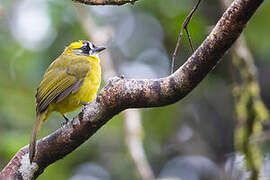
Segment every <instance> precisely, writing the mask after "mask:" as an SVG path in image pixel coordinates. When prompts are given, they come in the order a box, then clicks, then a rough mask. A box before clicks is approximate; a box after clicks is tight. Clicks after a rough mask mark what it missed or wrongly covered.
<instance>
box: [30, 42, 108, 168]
mask: <svg viewBox="0 0 270 180" xmlns="http://www.w3.org/2000/svg"><path fill="white" fill-rule="evenodd" d="M104 49H106V48H105V47H103V46H96V45H94V44H93V43H91V42H90V41H85V40H80V41H76V42H72V43H71V44H70V45H69V46H68V47H66V48H65V50H64V51H63V53H62V54H61V55H60V56H59V57H58V58H57V59H56V60H54V61H53V62H52V63H51V64H50V66H49V67H48V69H47V70H46V71H45V73H44V76H43V79H42V80H41V82H40V84H39V86H38V88H37V92H36V96H35V97H36V119H35V122H34V125H33V129H32V135H31V139H30V145H29V160H30V163H31V164H32V162H33V160H34V157H35V154H36V151H38V149H37V147H36V141H37V136H38V132H39V130H40V128H41V125H42V124H43V122H45V121H46V120H47V119H48V117H49V116H50V115H51V113H52V112H59V113H60V114H61V115H62V116H63V117H64V118H65V120H66V121H68V118H67V116H66V113H67V112H71V111H74V110H76V109H78V108H80V107H82V106H84V105H87V104H88V103H89V102H91V101H92V100H93V99H94V98H95V97H96V95H97V92H98V89H99V86H100V82H101V67H100V59H99V56H98V54H99V53H100V52H101V51H103V50H104Z"/></svg>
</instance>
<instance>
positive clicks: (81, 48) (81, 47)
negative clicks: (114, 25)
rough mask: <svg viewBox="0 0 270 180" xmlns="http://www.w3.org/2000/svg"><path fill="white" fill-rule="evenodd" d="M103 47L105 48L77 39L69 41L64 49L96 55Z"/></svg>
mask: <svg viewBox="0 0 270 180" xmlns="http://www.w3.org/2000/svg"><path fill="white" fill-rule="evenodd" d="M104 49H106V48H105V47H102V46H95V45H94V44H93V43H91V42H90V41H77V42H73V43H71V44H70V45H69V46H68V47H67V48H66V50H65V51H67V52H69V53H73V54H76V55H84V56H96V55H97V54H98V53H99V52H101V51H103V50H104Z"/></svg>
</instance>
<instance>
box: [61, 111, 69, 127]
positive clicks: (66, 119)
mask: <svg viewBox="0 0 270 180" xmlns="http://www.w3.org/2000/svg"><path fill="white" fill-rule="evenodd" d="M63 117H64V119H65V121H64V122H62V123H61V127H63V126H64V125H66V124H67V123H68V122H69V121H70V119H69V118H68V117H67V116H66V115H64V114H63Z"/></svg>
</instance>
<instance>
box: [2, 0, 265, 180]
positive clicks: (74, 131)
mask: <svg viewBox="0 0 270 180" xmlns="http://www.w3.org/2000/svg"><path fill="white" fill-rule="evenodd" d="M262 2H263V0H256V1H254V0H235V1H234V2H233V3H232V4H231V6H230V7H229V8H228V9H227V10H226V12H225V13H224V14H223V15H222V17H221V18H220V20H219V21H218V23H217V24H216V26H215V28H214V29H213V30H212V32H211V33H210V34H209V36H208V37H207V38H206V39H205V40H204V42H203V43H202V44H201V45H200V47H199V48H198V49H197V50H196V51H195V52H194V53H193V55H192V56H191V57H190V58H189V59H188V60H187V61H186V63H185V64H183V65H182V66H181V67H180V68H179V69H178V70H177V71H176V72H175V73H173V74H172V75H170V76H168V77H165V78H160V79H124V78H118V77H114V78H112V79H111V80H109V82H108V83H107V85H106V86H105V87H104V88H103V89H102V91H101V92H100V94H99V95H98V96H97V98H96V99H95V100H94V101H92V102H91V104H90V105H88V106H87V107H85V108H84V109H83V110H82V112H81V113H79V114H78V116H76V117H75V118H74V119H73V120H72V121H71V122H69V123H68V124H66V125H65V126H64V127H62V128H59V129H58V130H56V131H55V132H54V133H52V134H50V135H49V136H47V137H45V138H42V139H41V140H39V142H38V149H39V151H38V152H37V155H36V158H35V160H34V161H35V162H34V163H32V164H31V165H30V164H29V159H28V146H25V147H24V148H22V149H20V150H19V151H18V152H17V154H16V155H15V156H14V157H13V158H12V159H11V161H10V162H9V163H8V165H7V166H6V167H5V168H4V169H3V170H2V172H1V173H0V179H1V180H2V179H3V180H4V179H26V178H28V179H29V177H31V175H32V174H33V173H34V177H37V176H38V175H39V174H41V173H42V172H43V171H44V169H45V168H46V167H47V166H49V165H50V164H52V163H54V162H55V161H57V160H59V159H61V158H63V157H65V156H66V155H68V154H69V153H71V152H72V151H73V150H75V149H76V148H77V147H78V146H80V145H81V144H82V143H83V142H84V141H86V140H87V139H88V138H89V137H91V136H92V135H93V134H94V133H95V132H96V131H97V130H98V129H99V128H101V127H102V126H103V125H104V124H105V123H106V122H107V121H108V120H110V119H111V118H112V117H113V116H114V115H116V114H118V113H120V112H121V111H123V110H124V109H128V108H143V107H157V106H165V105H168V104H172V103H174V102H176V101H179V100H180V99H182V98H183V97H185V96H186V95H187V94H188V93H189V92H190V91H191V90H192V89H193V88H195V87H196V86H197V85H198V83H199V82H200V81H201V80H202V79H203V78H204V77H205V76H206V75H207V74H208V73H209V72H210V71H211V70H212V69H213V68H214V67H215V65H216V64H217V63H218V61H219V59H220V58H221V57H222V55H223V54H224V53H225V52H226V51H227V50H228V48H230V47H231V45H232V44H233V43H234V42H235V40H236V39H237V38H238V37H239V35H240V33H241V32H242V30H243V28H244V27H245V25H246V23H247V22H248V20H249V19H250V17H251V16H252V15H253V14H254V13H255V11H256V9H257V8H258V7H259V6H260V4H261V3H262Z"/></svg>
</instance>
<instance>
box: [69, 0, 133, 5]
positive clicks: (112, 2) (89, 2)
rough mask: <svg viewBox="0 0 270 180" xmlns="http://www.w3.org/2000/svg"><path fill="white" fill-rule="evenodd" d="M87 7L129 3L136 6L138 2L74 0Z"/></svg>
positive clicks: (130, 0)
mask: <svg viewBox="0 0 270 180" xmlns="http://www.w3.org/2000/svg"><path fill="white" fill-rule="evenodd" d="M72 1H74V2H79V3H83V4H87V5H123V4H127V3H131V4H134V3H135V2H136V1H138V0H72Z"/></svg>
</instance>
